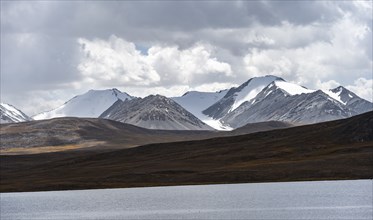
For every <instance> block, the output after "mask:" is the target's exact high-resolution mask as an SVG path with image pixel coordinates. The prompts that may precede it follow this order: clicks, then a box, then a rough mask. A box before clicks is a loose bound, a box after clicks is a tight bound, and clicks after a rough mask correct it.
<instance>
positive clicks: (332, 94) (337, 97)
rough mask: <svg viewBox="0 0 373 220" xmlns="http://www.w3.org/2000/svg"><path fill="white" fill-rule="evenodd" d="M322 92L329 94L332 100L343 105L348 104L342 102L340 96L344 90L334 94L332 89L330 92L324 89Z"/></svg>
mask: <svg viewBox="0 0 373 220" xmlns="http://www.w3.org/2000/svg"><path fill="white" fill-rule="evenodd" d="M321 91H323V92H324V93H325V94H327V95H328V96H329V97H330V98H332V99H334V100H336V101H338V102H340V103H342V104H343V105H346V104H347V101H342V99H341V96H340V94H341V92H342V90H339V91H336V92H334V91H332V90H331V89H330V90H326V89H323V90H321Z"/></svg>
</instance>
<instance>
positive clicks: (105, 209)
mask: <svg viewBox="0 0 373 220" xmlns="http://www.w3.org/2000/svg"><path fill="white" fill-rule="evenodd" d="M372 189H373V180H351V181H350V180H349V181H313V182H312V181H310V182H282V183H251V184H221V185H198V186H169V187H146V188H127V189H99V190H73V191H49V192H25V193H1V194H0V198H1V214H0V217H1V219H2V220H4V219H216V218H218V219H372V216H373V211H372V210H373V205H372V201H373V198H372V194H373V192H372Z"/></svg>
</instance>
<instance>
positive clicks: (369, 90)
mask: <svg viewBox="0 0 373 220" xmlns="http://www.w3.org/2000/svg"><path fill="white" fill-rule="evenodd" d="M346 88H347V89H349V90H351V91H352V92H354V93H356V95H358V96H360V97H362V98H364V99H366V100H368V101H370V102H373V79H365V78H358V79H357V80H355V81H354V84H353V85H349V86H346Z"/></svg>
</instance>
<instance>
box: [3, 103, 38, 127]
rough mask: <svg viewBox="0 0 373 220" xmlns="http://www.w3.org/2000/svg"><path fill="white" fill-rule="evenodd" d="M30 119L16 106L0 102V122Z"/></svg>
mask: <svg viewBox="0 0 373 220" xmlns="http://www.w3.org/2000/svg"><path fill="white" fill-rule="evenodd" d="M30 120H32V119H31V118H30V117H29V116H27V115H26V114H25V113H23V112H22V111H21V110H19V109H17V108H16V107H14V106H12V105H9V104H5V103H0V123H1V124H5V123H16V122H24V121H30Z"/></svg>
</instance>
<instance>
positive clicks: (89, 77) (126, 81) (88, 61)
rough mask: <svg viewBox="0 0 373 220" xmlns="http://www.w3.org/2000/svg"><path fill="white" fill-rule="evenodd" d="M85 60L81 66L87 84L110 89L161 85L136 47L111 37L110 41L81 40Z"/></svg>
mask: <svg viewBox="0 0 373 220" xmlns="http://www.w3.org/2000/svg"><path fill="white" fill-rule="evenodd" d="M78 43H79V44H80V46H81V50H82V52H83V57H82V60H81V62H80V64H79V65H78V70H79V71H80V73H81V74H82V76H83V78H84V81H86V82H88V83H93V84H102V85H108V86H116V85H123V86H125V85H149V84H155V83H157V82H159V81H160V76H159V74H158V73H157V72H156V71H155V70H154V68H153V67H152V66H151V65H149V64H148V62H147V60H146V56H143V55H142V54H141V52H140V51H138V50H137V49H136V46H135V44H133V43H131V42H127V41H125V40H123V39H120V38H117V37H115V36H111V37H110V38H109V40H108V41H104V40H99V39H96V40H93V41H90V40H87V39H83V38H80V39H79V40H78Z"/></svg>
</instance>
